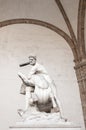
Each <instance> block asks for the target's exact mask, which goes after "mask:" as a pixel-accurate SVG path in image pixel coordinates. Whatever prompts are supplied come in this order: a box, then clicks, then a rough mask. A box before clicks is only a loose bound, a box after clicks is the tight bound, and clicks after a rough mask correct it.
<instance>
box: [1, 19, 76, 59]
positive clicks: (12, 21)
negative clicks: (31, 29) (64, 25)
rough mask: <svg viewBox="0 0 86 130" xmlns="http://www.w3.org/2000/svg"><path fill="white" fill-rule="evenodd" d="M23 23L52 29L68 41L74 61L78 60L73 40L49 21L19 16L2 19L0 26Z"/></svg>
mask: <svg viewBox="0 0 86 130" xmlns="http://www.w3.org/2000/svg"><path fill="white" fill-rule="evenodd" d="M23 23H25V24H35V25H39V26H43V27H46V28H49V29H51V30H52V31H54V32H56V33H57V34H59V35H60V36H62V37H63V38H64V39H65V40H66V42H67V43H68V45H69V46H70V48H71V50H72V52H73V56H74V61H77V60H78V54H77V48H76V45H75V44H74V42H73V41H72V39H71V38H70V36H69V35H68V34H66V33H65V32H64V31H63V30H61V29H59V28H58V27H56V26H54V25H52V24H50V23H47V22H44V21H40V20H37V19H24V18H22V19H21V18H20V19H10V20H6V21H2V22H0V28H1V27H4V26H8V25H12V24H23Z"/></svg>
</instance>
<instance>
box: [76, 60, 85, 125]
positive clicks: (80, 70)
mask: <svg viewBox="0 0 86 130" xmlns="http://www.w3.org/2000/svg"><path fill="white" fill-rule="evenodd" d="M74 68H75V71H76V75H77V80H78V84H79V90H80V97H81V102H82V109H83V116H84V122H85V127H86V60H85V61H83V62H80V63H78V64H77V65H76V66H75V67H74Z"/></svg>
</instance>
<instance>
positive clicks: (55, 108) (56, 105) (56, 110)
mask: <svg viewBox="0 0 86 130" xmlns="http://www.w3.org/2000/svg"><path fill="white" fill-rule="evenodd" d="M50 99H51V101H52V105H53V110H52V112H60V108H59V105H58V104H57V102H56V99H55V97H54V95H53V93H50Z"/></svg>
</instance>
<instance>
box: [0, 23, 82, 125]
mask: <svg viewBox="0 0 86 130" xmlns="http://www.w3.org/2000/svg"><path fill="white" fill-rule="evenodd" d="M0 44H1V46H0V53H1V54H0V59H1V60H0V62H1V63H0V65H1V68H0V72H1V76H0V79H1V86H4V87H3V90H2V93H1V96H2V97H4V95H3V93H4V94H5V95H6V96H8V98H6V99H5V100H3V102H4V101H6V102H7V104H5V103H4V110H5V111H6V109H8V112H6V114H7V117H8V116H9V117H10V119H11V120H12V118H14V119H16V116H15V114H14V113H16V109H17V108H21V107H23V105H24V104H23V103H22V102H24V97H21V96H20V95H19V89H20V86H21V82H20V80H19V79H18V77H17V73H18V71H19V70H20V71H22V72H23V73H25V74H27V72H29V67H26V68H23V69H22V70H21V69H20V68H19V67H18V65H19V63H22V62H23V61H25V62H26V60H28V58H27V57H28V55H29V54H35V55H37V57H38V61H39V62H40V63H42V64H43V65H44V66H45V68H46V69H47V70H48V72H49V74H50V76H51V77H52V78H53V80H54V81H55V83H56V86H57V91H58V96H59V98H60V100H61V103H62V107H63V112H64V115H65V116H66V117H67V118H68V119H70V120H71V121H74V122H75V123H79V124H81V125H82V124H83V122H82V111H81V106H80V104H81V103H80V97H79V90H78V85H77V81H76V76H75V72H74V69H73V66H74V63H73V54H72V51H71V49H70V47H69V46H68V45H67V44H66V41H65V40H64V39H63V38H62V37H61V36H59V35H57V33H55V32H54V31H51V30H50V29H48V28H44V27H42V26H38V25H35V24H33V25H32V24H25V23H22V24H12V25H10V26H6V27H4V28H1V29H0ZM8 87H9V89H8ZM4 90H6V91H5V92H4ZM9 90H10V94H9ZM71 91H72V93H71ZM12 92H13V93H12ZM16 93H17V94H18V95H16ZM15 95H16V96H15ZM1 99H2V98H1ZM3 99H4V98H3ZM13 101H14V103H13ZM73 101H74V102H73ZM17 102H18V106H16V104H17ZM71 102H72V106H71ZM10 104H13V105H10ZM21 104H22V105H21ZM69 104H70V105H69ZM20 105H21V106H20ZM2 106H3V104H2ZM6 106H8V107H6ZM10 107H11V109H12V111H11V112H12V113H13V114H12V115H10V114H9V115H8V113H10ZM5 108H6V109H5ZM77 112H78V113H77ZM77 115H78V116H77ZM5 118H6V117H5ZM3 119H4V118H3ZM82 126H83V125H82Z"/></svg>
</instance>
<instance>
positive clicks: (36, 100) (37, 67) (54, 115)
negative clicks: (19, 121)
mask: <svg viewBox="0 0 86 130" xmlns="http://www.w3.org/2000/svg"><path fill="white" fill-rule="evenodd" d="M25 65H31V66H32V69H31V71H30V72H29V75H28V77H26V76H25V75H23V74H22V73H20V72H19V73H18V76H19V77H20V78H21V80H22V82H23V84H22V86H21V90H20V93H21V94H24V95H25V100H26V106H25V110H22V109H19V110H18V113H19V115H20V116H21V117H23V119H24V121H25V122H29V123H31V120H35V121H38V120H39V121H45V123H46V121H47V120H48V121H49V120H52V121H54V122H55V121H56V122H57V121H58V122H66V121H67V120H66V119H65V118H63V117H62V108H61V104H60V101H59V99H58V97H57V94H56V86H55V84H54V81H52V79H51V78H50V76H49V75H48V72H47V71H46V69H45V68H44V66H42V65H41V64H39V63H37V59H36V56H29V62H27V63H24V64H21V65H20V67H22V66H25Z"/></svg>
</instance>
